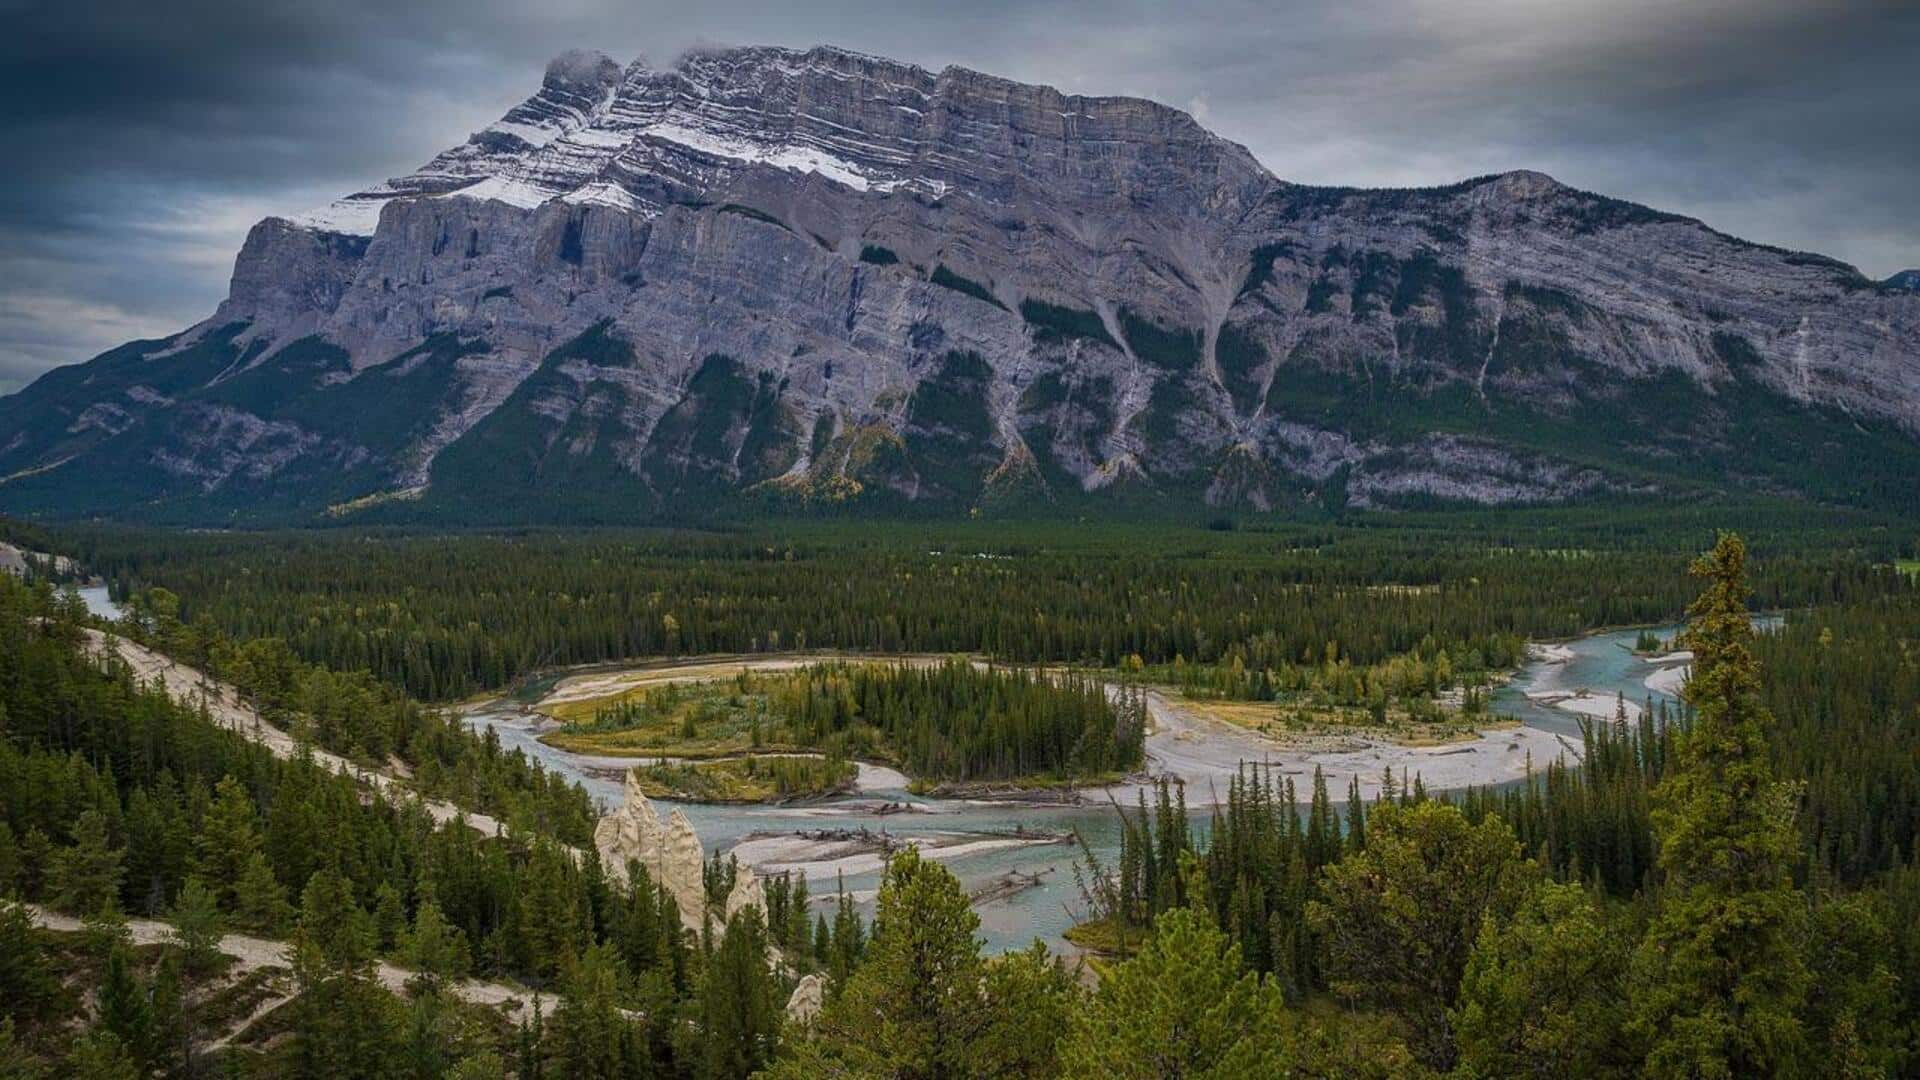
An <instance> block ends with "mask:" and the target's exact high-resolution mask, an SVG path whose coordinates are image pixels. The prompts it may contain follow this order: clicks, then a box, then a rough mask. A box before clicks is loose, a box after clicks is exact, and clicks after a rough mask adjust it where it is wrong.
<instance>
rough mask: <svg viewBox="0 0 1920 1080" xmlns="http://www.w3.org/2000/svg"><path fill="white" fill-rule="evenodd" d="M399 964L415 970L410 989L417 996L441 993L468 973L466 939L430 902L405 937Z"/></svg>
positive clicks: (414, 919)
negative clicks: (455, 980) (451, 982)
mask: <svg viewBox="0 0 1920 1080" xmlns="http://www.w3.org/2000/svg"><path fill="white" fill-rule="evenodd" d="M400 962H401V963H403V964H405V965H406V966H407V967H410V968H412V969H413V970H414V976H413V978H412V979H411V980H409V982H408V986H409V987H410V988H411V989H413V990H414V991H415V992H416V993H433V992H435V991H438V990H439V989H440V988H441V986H442V985H444V984H445V983H446V982H447V981H448V980H450V979H458V978H460V977H461V976H463V975H465V974H466V973H467V964H468V959H467V940H466V935H465V934H463V933H462V932H461V931H460V928H459V927H457V926H451V925H449V924H448V923H447V920H446V917H445V916H444V915H442V914H441V913H440V905H438V904H436V903H434V902H433V901H431V900H428V901H426V902H425V903H423V904H421V905H420V910H419V911H417V912H415V913H414V917H413V929H412V930H411V931H409V932H408V933H406V934H404V935H402V938H401V942H400Z"/></svg>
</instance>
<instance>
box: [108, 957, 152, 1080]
mask: <svg viewBox="0 0 1920 1080" xmlns="http://www.w3.org/2000/svg"><path fill="white" fill-rule="evenodd" d="M99 1014H100V1026H101V1028H102V1029H103V1030H105V1031H108V1032H111V1033H112V1034H113V1036H114V1037H115V1038H116V1039H117V1040H118V1041H119V1043H120V1046H121V1047H122V1048H123V1049H124V1050H125V1051H126V1053H127V1056H128V1057H129V1058H131V1059H132V1060H133V1061H134V1062H135V1064H142V1063H144V1061H145V1060H146V1050H147V1048H148V1047H149V1046H150V1045H151V1044H152V1041H153V1012H152V1009H151V1007H150V1005H149V1003H148V1000H147V988H146V987H145V986H143V985H141V983H140V979H139V978H138V977H137V976H136V975H134V973H133V957H132V956H131V954H130V952H129V950H128V949H126V948H125V947H120V948H115V949H113V950H112V951H111V952H109V953H108V954H107V963H106V967H105V969H104V970H103V972H102V974H101V977H100V993H99Z"/></svg>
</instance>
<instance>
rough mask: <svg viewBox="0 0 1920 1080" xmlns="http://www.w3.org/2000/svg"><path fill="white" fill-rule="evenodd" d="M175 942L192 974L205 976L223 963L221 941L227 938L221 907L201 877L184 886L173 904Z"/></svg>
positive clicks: (188, 970)
mask: <svg viewBox="0 0 1920 1080" xmlns="http://www.w3.org/2000/svg"><path fill="white" fill-rule="evenodd" d="M172 919H173V940H174V943H175V944H176V945H178V946H179V947H180V952H181V957H182V962H183V963H184V965H185V968H186V970H187V972H188V973H189V974H193V975H204V974H206V973H207V972H209V971H212V970H213V968H214V965H215V964H217V963H219V960H220V939H221V938H222V937H224V936H225V931H224V928H223V925H222V923H223V920H222V919H221V917H220V908H219V906H218V904H217V903H216V902H215V900H214V897H213V891H212V890H211V889H208V888H207V886H206V883H205V882H203V881H201V880H200V879H199V878H198V877H190V878H188V879H187V883H186V884H185V885H183V886H181V887H180V896H179V898H178V899H176V900H175V901H174V904H173V912H172Z"/></svg>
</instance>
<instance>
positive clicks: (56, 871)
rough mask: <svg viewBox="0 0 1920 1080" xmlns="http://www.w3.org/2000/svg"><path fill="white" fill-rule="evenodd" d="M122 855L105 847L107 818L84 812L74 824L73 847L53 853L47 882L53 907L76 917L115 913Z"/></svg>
mask: <svg viewBox="0 0 1920 1080" xmlns="http://www.w3.org/2000/svg"><path fill="white" fill-rule="evenodd" d="M125 855H126V851H125V849H123V848H116V847H112V846H110V845H109V844H108V841H107V820H106V818H105V817H103V816H101V814H100V812H99V811H98V810H87V811H83V812H82V813H81V814H80V816H79V817H78V818H77V819H75V821H74V823H73V846H72V847H69V848H62V849H61V850H59V851H57V852H55V853H54V857H53V866H52V870H51V872H50V873H49V874H48V881H47V885H48V888H49V891H50V892H51V893H52V902H53V906H54V907H56V908H58V909H60V910H61V911H66V912H71V913H73V914H76V915H90V914H92V913H94V912H96V911H101V910H118V908H119V906H120V878H121V876H122V874H123V873H124V871H123V869H122V868H121V865H120V863H121V860H122V859H123V858H124V857H125Z"/></svg>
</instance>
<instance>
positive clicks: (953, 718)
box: [772, 660, 1146, 781]
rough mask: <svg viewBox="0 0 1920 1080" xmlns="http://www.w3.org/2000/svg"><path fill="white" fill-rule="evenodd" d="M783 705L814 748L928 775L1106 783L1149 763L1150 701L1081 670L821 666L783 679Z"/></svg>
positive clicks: (949, 664)
mask: <svg viewBox="0 0 1920 1080" xmlns="http://www.w3.org/2000/svg"><path fill="white" fill-rule="evenodd" d="M772 705H773V709H774V712H775V714H776V715H779V716H781V717H783V718H784V719H785V722H786V723H787V724H788V725H789V728H790V730H792V731H794V732H795V733H796V734H797V735H798V736H799V737H800V741H801V742H802V743H803V745H837V746H842V747H844V748H845V749H844V752H845V753H847V754H849V755H855V756H867V755H870V753H871V751H873V750H877V749H883V748H884V749H885V750H886V751H888V752H889V754H890V756H892V757H894V758H896V759H897V760H898V761H899V763H900V765H901V766H902V767H903V768H904V769H906V770H907V772H909V773H911V774H912V775H913V776H915V777H916V778H923V779H936V780H955V781H967V780H1005V779H1012V778H1016V777H1030V776H1061V777H1074V776H1099V775H1104V774H1109V773H1117V772H1128V771H1131V770H1133V769H1137V768H1139V767H1140V764H1141V762H1142V760H1143V757H1142V755H1143V746H1144V739H1145V733H1146V702H1145V699H1144V697H1142V696H1141V695H1140V694H1138V693H1128V694H1124V695H1122V696H1121V697H1119V698H1118V699H1117V700H1116V699H1109V697H1108V695H1107V693H1106V690H1105V688H1104V687H1103V686H1102V685H1101V684H1100V683H1097V682H1094V681H1092V680H1089V679H1086V678H1084V677H1082V676H1079V675H1076V674H1074V673H1071V672H1052V673H1044V672H1035V671H1032V670H1029V669H1025V668H1012V669H1009V668H979V667H975V666H974V665H973V664H970V663H968V662H966V661H964V660H945V661H942V662H940V663H938V664H934V665H914V664H818V665H813V666H810V667H807V668H804V669H802V670H801V671H799V672H796V673H793V674H792V675H791V676H787V677H784V678H781V679H780V680H779V681H778V683H777V688H776V689H775V691H774V693H773V700H772ZM868 732H871V734H867V733H868ZM863 752H864V753H863Z"/></svg>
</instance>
